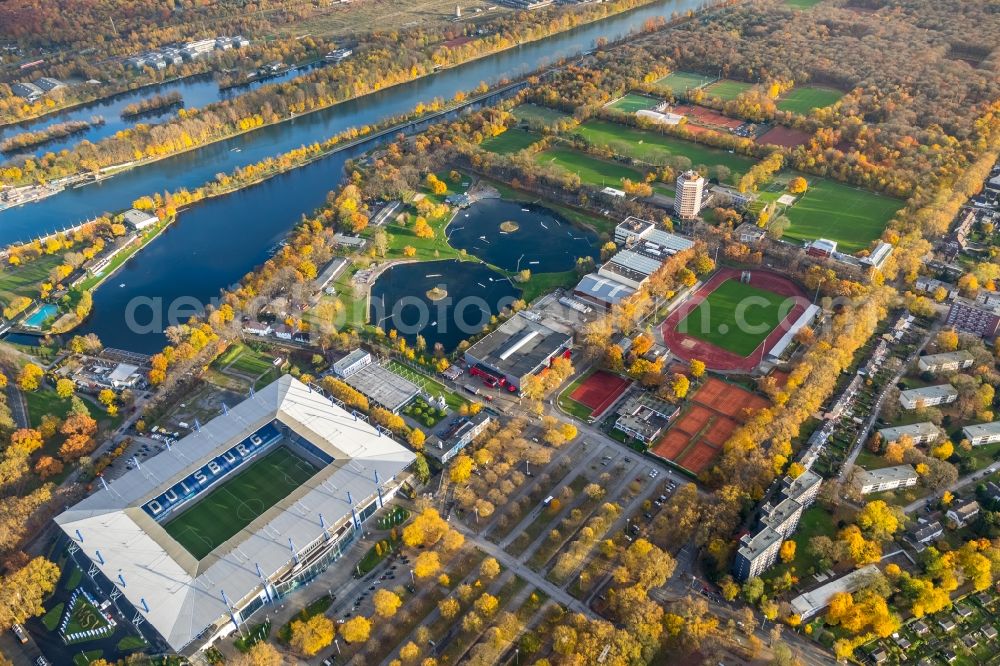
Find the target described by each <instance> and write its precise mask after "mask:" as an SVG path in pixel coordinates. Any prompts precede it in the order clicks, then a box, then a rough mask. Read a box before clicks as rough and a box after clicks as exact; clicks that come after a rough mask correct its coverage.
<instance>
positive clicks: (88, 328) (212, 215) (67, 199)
mask: <svg viewBox="0 0 1000 666" xmlns="http://www.w3.org/2000/svg"><path fill="white" fill-rule="evenodd" d="M697 7H698V3H696V2H693V1H692V0H668V1H666V2H661V3H657V4H654V5H650V6H647V7H644V8H642V9H638V10H636V11H634V12H630V13H628V14H625V15H619V16H616V17H612V18H609V19H607V20H605V21H601V22H598V23H594V24H591V25H588V26H583V27H580V28H577V29H575V30H571V31H569V32H566V33H562V34H560V35H556V36H554V37H551V38H548V39H545V40H542V41H539V42H534V43H531V44H527V45H524V46H521V47H517V48H515V49H511V50H508V51H504V52H503V53H500V54H497V55H494V56H489V57H486V58H483V59H481V60H477V61H473V62H471V63H467V64H466V65H462V66H459V67H454V68H451V69H447V70H444V71H442V72H439V73H437V74H435V75H434V76H430V77H425V78H423V79H419V80H417V81H414V82H411V83H407V84H403V85H399V86H395V87H393V88H388V89H386V90H383V91H380V92H378V93H374V94H372V95H368V96H365V97H363V98H360V99H357V100H352V101H349V102H345V103H343V104H338V105H336V106H334V107H331V108H330V109H326V110H324V111H319V112H316V113H312V114H307V115H304V116H301V117H299V118H296V119H294V120H291V121H289V122H285V123H281V124H278V125H274V126H270V127H267V128H263V129H261V130H258V131H255V132H252V133H249V134H244V135H241V136H239V137H235V138H233V139H230V140H227V141H223V142H219V143H217V144H212V145H210V146H205V147H203V148H200V149H198V150H194V151H191V152H188V153H184V154H182V155H176V156H174V157H170V158H167V159H165V160H161V161H159V162H155V163H153V164H150V165H147V166H144V167H142V168H139V169H135V170H132V171H128V172H125V173H123V174H121V175H119V176H115V177H114V178H111V179H109V180H106V181H102V182H101V183H98V184H94V185H89V186H87V187H83V188H79V189H70V190H67V191H65V192H63V193H61V194H58V195H56V196H53V197H51V198H49V199H46V200H43V201H40V202H37V203H34V204H27V205H25V206H22V207H19V208H14V209H10V210H7V211H3V212H0V243H9V242H12V241H15V240H19V239H25V238H29V237H33V236H37V235H38V234H39V233H42V232H46V231H51V230H54V229H58V228H62V227H63V226H65V225H68V224H73V223H76V222H79V221H82V220H84V219H88V218H90V217H92V216H94V215H96V214H99V213H101V212H103V211H107V210H114V209H120V208H123V207H127V206H128V205H129V203H130V202H131V201H133V200H134V199H136V198H138V197H139V196H142V195H145V194H151V193H154V192H162V191H164V190H176V189H178V188H179V187H182V186H183V187H191V188H193V187H197V186H198V185H201V184H202V183H204V182H206V181H208V180H210V179H212V178H213V177H214V176H215V174H217V173H219V172H228V171H231V170H232V169H234V168H235V167H238V166H241V165H245V164H248V163H254V162H257V161H259V160H261V159H264V158H265V157H268V156H272V155H276V154H279V153H281V152H284V151H287V150H290V149H292V148H295V147H298V146H300V145H303V144H305V143H311V142H314V141H317V140H321V139H324V138H326V137H328V136H332V135H334V134H336V133H338V132H340V131H341V130H344V129H347V128H349V127H354V126H361V125H365V124H373V123H375V122H377V121H378V120H380V119H383V118H388V117H392V116H397V115H401V114H403V113H406V112H408V111H410V110H412V108H413V107H415V106H416V104H417V103H418V102H420V101H426V100H428V99H431V98H434V97H441V98H445V99H448V98H450V97H453V96H454V94H455V92H458V91H460V90H468V89H471V88H474V87H475V86H476V85H478V83H479V82H480V81H486V82H488V83H495V82H496V81H499V80H500V79H502V78H515V77H517V76H518V75H521V74H524V73H527V72H529V71H533V70H535V69H537V68H538V67H540V66H543V65H545V64H546V63H551V62H555V61H557V60H559V59H561V58H564V57H569V56H572V55H575V54H579V53H581V52H583V51H586V50H588V49H590V48H593V45H594V43H595V41H596V40H597V39H598V38H600V37H604V38H607V39H609V40H613V39H616V38H620V37H622V36H624V35H626V34H627V33H629V32H630V31H632V30H635V29H638V28H640V27H641V26H642V24H643V23H644V22H645V21H646V20H647V19H649V18H653V17H657V16H663V17H665V18H669V17H670V15H671V14H672V13H673V12H681V13H683V12H685V11H687V10H688V9H696V8H697ZM371 147H372V146H371V144H364V145H361V146H357V147H355V148H352V149H350V150H346V151H342V152H339V153H336V154H335V155H333V156H330V157H327V158H325V159H322V160H317V161H315V162H312V163H311V164H309V165H306V166H303V167H300V168H298V169H295V170H293V171H290V172H288V173H286V174H283V175H280V176H277V177H275V178H272V179H270V180H268V181H266V182H264V183H262V184H259V185H255V186H252V187H248V188H246V189H244V190H241V191H239V192H237V193H234V194H231V195H228V196H225V197H220V198H216V199H211V200H208V201H204V202H201V203H199V204H196V205H195V206H192V207H191V208H190V209H188V210H185V211H183V212H182V213H181V214H180V216H179V217H178V220H177V221H176V222H175V223H174V224H173V225H171V227H169V228H168V229H167V230H166V231H165V232H164V233H163V234H162V235H161V237H159V238H157V239H156V240H154V241H153V242H151V243H150V244H149V245H148V246H147V247H146V248H145V249H143V250H142V252H140V253H139V254H138V255H137V256H136V257H135V258H133V259H132V260H131V261H129V262H128V263H127V264H126V265H125V267H124V268H123V269H122V270H121V271H119V272H118V273H117V274H115V275H114V276H112V277H111V278H110V279H109V280H107V281H106V282H105V283H104V284H102V285H101V287H100V288H98V290H97V291H96V292H95V294H94V308H93V311H92V314H91V316H90V318H89V320H88V322H87V323H86V324H85V325H84V327H83V328H82V329H81V332H84V333H90V332H93V333H96V334H97V335H98V336H99V337H100V338H101V340H102V341H103V342H104V343H105V344H106V345H108V346H112V347H119V348H123V349H129V350H132V351H138V352H146V353H149V352H153V351H157V350H159V349H160V348H162V346H163V345H164V344H165V341H166V338H165V336H164V333H163V332H164V330H165V328H166V326H168V325H169V324H171V323H177V322H178V321H184V320H185V319H186V318H187V316H190V315H191V314H194V313H196V312H198V311H200V306H203V304H205V303H207V302H210V301H211V299H213V298H216V297H217V296H218V294H219V291H220V290H221V289H223V288H225V287H228V286H230V285H232V284H234V283H236V282H238V281H239V280H240V279H241V278H242V277H243V276H244V275H245V274H246V273H248V272H249V271H251V270H253V268H254V267H255V266H258V265H259V264H261V263H262V262H263V261H264V260H266V259H267V257H268V255H269V252H270V251H271V249H273V247H274V245H275V244H276V243H277V242H279V241H280V240H281V239H282V238H283V237H284V236H285V235H286V234H287V233H288V231H289V230H290V229H291V228H292V227H293V226H294V225H295V224H296V223H298V222H299V220H301V218H302V216H303V215H307V214H309V213H310V212H312V211H313V210H315V209H316V208H318V207H319V206H321V205H322V204H323V202H324V200H325V198H326V195H327V193H328V192H329V191H330V190H332V189H334V188H335V187H336V186H337V185H338V183H339V182H340V180H341V178H342V175H343V164H344V161H345V160H346V159H348V158H350V157H352V156H356V155H358V154H360V153H362V152H364V151H366V150H370V149H371ZM519 207H520V206H519ZM524 207H527V206H524ZM577 232H579V233H577ZM574 233H576V235H578V236H579V235H583V232H582V231H581V230H579V229H575V231H574ZM571 254H573V253H572V252H571ZM572 258H573V260H574V261H575V259H576V257H575V256H574V257H572ZM537 260H538V261H541V259H537ZM553 261H554V259H553ZM497 265H501V262H497ZM550 265H555V264H550ZM539 266H540V264H539ZM528 267H529V268H530V266H528ZM522 268H523V267H522ZM397 270H398V269H397V268H394V269H392V271H397ZM483 270H488V271H490V273H491V274H492V273H494V271H492V270H490V269H489V268H487V267H483ZM536 270H537V272H549V271H550V270H552V269H547V270H542V269H541V268H538V269H536ZM398 274H399V273H397V275H398ZM497 275H498V274H497ZM486 277H494V278H496V275H489V276H486ZM501 277H502V276H501ZM477 282H478V281H477ZM487 282H488V280H487ZM386 284H388V283H386ZM491 284H492V283H491ZM506 284H507V285H508V286H509V288H510V289H511V290H514V291H515V292H516V289H515V288H514V287H513V285H510V283H509V282H506ZM487 300H489V299H487ZM195 304H198V305H195ZM452 335H455V333H444V332H439V333H437V334H436V335H433V336H432V335H425V336H424V337H425V339H427V341H428V344H430V345H433V344H434V342H438V341H440V342H442V343H443V344H445V345H446V346H454V344H457V341H458V340H460V339H461V338H460V337H459V338H454V339H453V338H452V337H451V336H452ZM414 337H415V335H414ZM462 337H466V336H462Z"/></svg>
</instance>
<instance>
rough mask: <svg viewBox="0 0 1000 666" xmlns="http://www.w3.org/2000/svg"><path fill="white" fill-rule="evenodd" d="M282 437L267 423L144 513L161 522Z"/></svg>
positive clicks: (158, 498) (147, 505) (149, 505)
mask: <svg viewBox="0 0 1000 666" xmlns="http://www.w3.org/2000/svg"><path fill="white" fill-rule="evenodd" d="M279 438H280V433H279V432H278V429H277V428H276V427H275V426H274V424H273V423H268V424H267V425H265V426H264V427H263V428H260V429H259V430H257V431H256V432H255V433H253V434H252V435H250V436H249V437H247V438H246V439H244V440H243V441H241V442H240V443H239V444H236V445H234V446H232V447H231V448H229V449H228V450H226V451H225V452H224V453H222V454H220V455H218V456H216V457H214V458H212V459H211V460H209V461H208V462H207V463H205V464H204V465H202V466H201V467H200V468H199V469H197V470H195V471H194V472H191V474H189V475H188V476H186V477H185V478H183V479H181V480H180V481H178V482H177V483H175V484H174V485H172V486H170V488H168V489H167V490H165V491H164V492H162V493H160V494H159V495H158V496H156V497H154V498H153V499H151V500H149V501H148V502H146V503H145V504H143V505H142V508H143V510H144V511H145V512H146V513H147V514H149V515H150V516H151V517H152V518H154V519H156V520H162V519H163V518H164V517H165V516H166V515H167V514H169V513H170V512H171V511H173V510H174V509H176V508H177V507H178V506H180V505H181V504H183V503H184V502H186V501H187V500H189V499H191V498H192V497H194V496H195V495H198V494H199V493H201V492H202V491H204V490H205V489H206V488H208V487H209V486H211V485H212V484H214V483H215V482H216V481H218V480H219V479H221V478H223V477H224V476H226V475H227V474H229V473H230V472H232V471H233V470H234V469H236V468H237V467H239V466H240V465H242V464H243V463H245V462H246V461H248V460H250V459H252V458H253V457H254V456H256V455H257V454H258V453H260V451H261V450H262V449H265V448H267V447H268V446H270V445H271V444H273V443H274V442H275V441H277V440H278V439H279ZM182 441H183V440H182Z"/></svg>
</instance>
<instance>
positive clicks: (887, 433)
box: [878, 421, 943, 444]
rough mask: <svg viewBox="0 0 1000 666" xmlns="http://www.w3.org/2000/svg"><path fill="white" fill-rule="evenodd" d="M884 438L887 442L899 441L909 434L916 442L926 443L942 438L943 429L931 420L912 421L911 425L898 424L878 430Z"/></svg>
mask: <svg viewBox="0 0 1000 666" xmlns="http://www.w3.org/2000/svg"><path fill="white" fill-rule="evenodd" d="M878 434H879V435H881V436H882V439H883V440H884V441H885V442H886V443H887V444H891V443H892V442H898V441H899V438H900V437H903V436H904V435H907V436H909V437H911V438H912V439H913V443H914V444H926V443H929V442H936V441H937V440H938V439H940V438H941V435H942V434H943V431H942V430H941V428H938V427H937V426H936V425H934V424H933V423H931V422H930V421H923V422H921V423H911V424H910V425H902V426H896V427H895V428H882V429H881V430H879V431H878Z"/></svg>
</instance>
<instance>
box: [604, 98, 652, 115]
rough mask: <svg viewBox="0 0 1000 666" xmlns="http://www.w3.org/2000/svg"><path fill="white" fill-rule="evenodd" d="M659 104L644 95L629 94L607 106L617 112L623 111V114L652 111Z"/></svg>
mask: <svg viewBox="0 0 1000 666" xmlns="http://www.w3.org/2000/svg"><path fill="white" fill-rule="evenodd" d="M659 103H660V100H658V99H655V98H653V97H647V96H646V95H639V94H637V93H629V94H627V95H625V96H624V97H622V98H621V99H619V100H616V101H614V102H612V103H611V104H609V105H608V107H609V108H611V109H615V110H618V111H624V112H625V113H635V112H636V111H644V110H647V109H652V108H653V107H655V106H656V105H657V104H659Z"/></svg>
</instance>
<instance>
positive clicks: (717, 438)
mask: <svg viewBox="0 0 1000 666" xmlns="http://www.w3.org/2000/svg"><path fill="white" fill-rule="evenodd" d="M767 404H768V401H767V400H766V399H765V398H763V397H761V396H759V395H757V394H755V393H751V392H750V391H747V390H746V389H744V388H741V387H739V386H735V385H733V384H728V383H726V382H724V381H721V380H719V379H716V378H714V377H709V378H708V379H706V380H705V383H704V384H702V386H701V387H700V388H699V389H698V391H697V392H696V393H695V394H694V395H693V396H691V403H690V404H689V405H688V407H687V408H686V409H685V410H684V412H683V413H682V414H681V415H680V416H679V417H678V419H677V421H676V422H674V424H673V425H672V426H670V429H669V430H667V432H666V434H665V435H664V436H663V438H662V439H661V440H660V441H659V442H657V443H656V444H654V445H653V446H652V447H651V448H650V453H652V454H653V455H655V456H659V457H660V458H664V459H665V460H670V461H672V462H674V463H676V464H677V465H679V466H681V467H683V468H684V469H686V470H688V471H690V472H692V473H693V474H701V473H702V472H703V471H705V470H706V469H708V468H709V467H711V466H712V464H713V463H714V462H715V459H716V458H717V457H718V456H719V455H720V454H721V453H722V445H723V444H725V443H726V440H728V439H729V436H730V435H732V434H733V431H734V430H736V428H738V427H739V425H740V421H741V420H742V419H743V415H744V412H743V410H744V408H747V407H749V408H751V409H759V408H761V407H766V406H767Z"/></svg>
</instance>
